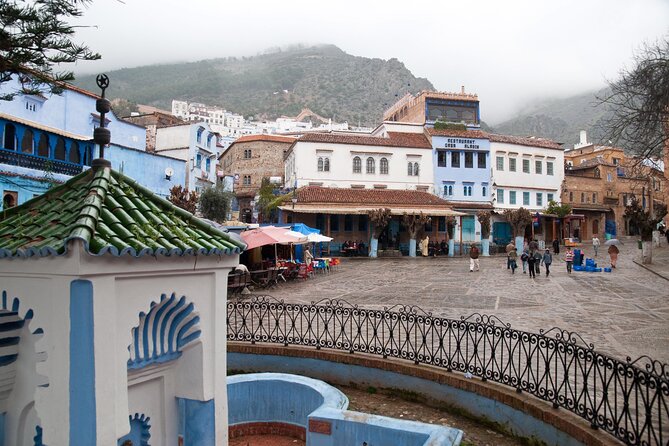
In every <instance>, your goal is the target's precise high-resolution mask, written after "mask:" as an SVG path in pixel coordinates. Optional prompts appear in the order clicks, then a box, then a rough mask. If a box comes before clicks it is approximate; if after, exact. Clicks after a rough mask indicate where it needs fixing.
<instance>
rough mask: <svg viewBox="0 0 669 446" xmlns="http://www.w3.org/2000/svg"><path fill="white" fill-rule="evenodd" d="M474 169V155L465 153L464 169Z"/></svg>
mask: <svg viewBox="0 0 669 446" xmlns="http://www.w3.org/2000/svg"><path fill="white" fill-rule="evenodd" d="M473 167H474V153H473V152H465V168H467V169H471V168H473Z"/></svg>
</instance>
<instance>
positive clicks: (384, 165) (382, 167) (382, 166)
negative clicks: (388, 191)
mask: <svg viewBox="0 0 669 446" xmlns="http://www.w3.org/2000/svg"><path fill="white" fill-rule="evenodd" d="M379 172H381V174H382V175H388V158H381V161H380V162H379Z"/></svg>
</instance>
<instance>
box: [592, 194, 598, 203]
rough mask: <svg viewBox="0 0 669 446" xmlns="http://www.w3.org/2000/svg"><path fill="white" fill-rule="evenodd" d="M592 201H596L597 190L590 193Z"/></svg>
mask: <svg viewBox="0 0 669 446" xmlns="http://www.w3.org/2000/svg"><path fill="white" fill-rule="evenodd" d="M592 202H593V203H597V192H593V193H592Z"/></svg>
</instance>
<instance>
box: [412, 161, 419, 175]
mask: <svg viewBox="0 0 669 446" xmlns="http://www.w3.org/2000/svg"><path fill="white" fill-rule="evenodd" d="M413 175H414V176H415V177H417V176H418V163H413Z"/></svg>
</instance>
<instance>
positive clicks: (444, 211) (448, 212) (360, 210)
mask: <svg viewBox="0 0 669 446" xmlns="http://www.w3.org/2000/svg"><path fill="white" fill-rule="evenodd" d="M384 207H388V206H383V205H379V206H356V207H353V206H318V207H316V206H305V205H299V204H297V205H295V207H294V208H293V206H292V205H286V206H279V209H281V210H283V211H288V212H294V213H296V214H344V215H347V214H348V215H350V214H352V215H356V214H358V215H366V214H367V213H368V212H369V211H373V210H376V209H379V208H384ZM389 209H390V214H391V215H404V214H405V213H406V214H409V215H416V214H418V213H420V212H422V213H423V214H425V215H429V216H431V217H457V216H461V215H467V214H465V213H464V212H458V211H454V210H453V209H449V208H443V207H434V208H402V207H389Z"/></svg>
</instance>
